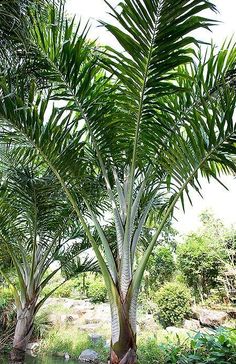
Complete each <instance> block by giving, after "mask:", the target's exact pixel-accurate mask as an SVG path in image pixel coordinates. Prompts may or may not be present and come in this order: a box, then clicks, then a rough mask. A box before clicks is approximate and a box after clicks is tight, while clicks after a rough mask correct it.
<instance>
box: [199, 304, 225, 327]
mask: <svg viewBox="0 0 236 364" xmlns="http://www.w3.org/2000/svg"><path fill="white" fill-rule="evenodd" d="M195 314H196V316H197V317H198V319H199V321H200V323H201V324H202V325H203V326H209V327H218V326H221V325H223V323H224V322H225V321H226V320H227V318H228V314H227V313H226V312H224V311H214V310H208V309H206V308H195Z"/></svg>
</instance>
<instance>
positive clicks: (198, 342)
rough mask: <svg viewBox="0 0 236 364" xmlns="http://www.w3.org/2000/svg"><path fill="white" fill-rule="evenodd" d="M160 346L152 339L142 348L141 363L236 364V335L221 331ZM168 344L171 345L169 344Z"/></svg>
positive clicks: (142, 344)
mask: <svg viewBox="0 0 236 364" xmlns="http://www.w3.org/2000/svg"><path fill="white" fill-rule="evenodd" d="M166 339H167V340H166V341H165V342H163V343H161V344H160V342H159V341H158V340H157V338H149V339H148V340H144V341H143V342H141V343H140V344H139V348H138V356H139V359H140V363H148V364H200V363H201V364H228V363H232V364H233V363H236V331H235V330H227V329H218V330H217V331H215V332H213V331H212V334H203V333H198V334H197V335H195V337H193V338H191V339H190V338H188V339H187V340H184V341H181V340H179V339H178V340H177V341H174V340H173V341H172V339H171V340H170V338H166ZM167 341H168V342H167Z"/></svg>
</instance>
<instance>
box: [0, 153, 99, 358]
mask: <svg viewBox="0 0 236 364" xmlns="http://www.w3.org/2000/svg"><path fill="white" fill-rule="evenodd" d="M7 164H8V166H7V169H5V168H3V166H2V176H1V188H0V247H1V249H2V250H6V251H7V252H8V254H9V256H10V257H11V260H12V262H13V266H14V268H15V273H16V279H14V275H13V276H12V275H11V274H8V273H7V272H6V271H5V270H4V269H2V267H1V266H0V274H1V275H2V276H3V278H5V281H6V283H8V284H9V285H10V287H11V288H12V290H13V293H14V299H15V305H16V310H17V322H16V328H15V335H14V341H13V350H12V352H11V360H12V361H13V362H23V361H24V355H25V350H26V347H27V344H28V342H29V340H30V337H31V334H32V331H33V324H34V319H35V315H36V313H37V312H38V310H39V309H40V307H41V306H42V305H43V303H44V302H45V301H46V299H47V298H48V297H49V296H50V295H51V294H52V293H54V292H55V290H56V289H57V288H59V287H60V286H61V285H62V284H63V283H65V282H66V281H67V280H68V279H70V278H71V276H74V275H77V274H79V273H82V272H87V271H95V270H96V264H95V263H94V261H93V260H91V258H89V257H88V255H87V254H85V256H84V257H83V256H80V258H78V256H79V255H80V254H81V253H83V252H86V250H87V249H88V247H89V243H88V241H87V239H86V237H85V236H84V234H83V232H81V228H80V226H79V224H78V221H77V219H76V217H75V214H74V213H73V210H72V209H71V207H70V206H68V203H66V201H65V199H64V198H63V195H62V193H61V190H60V186H58V184H55V178H53V177H52V176H51V175H50V174H49V173H47V172H42V171H39V170H40V169H42V167H41V168H40V167H39V168H37V167H36V166H35V165H32V164H31V166H29V165H27V166H24V165H16V166H14V165H12V164H11V163H9V159H8V163H7ZM10 164H11V165H10ZM75 258H76V260H75ZM52 263H54V264H53V265H52ZM61 268H63V272H64V273H66V276H65V279H63V281H62V282H61V283H60V285H58V286H57V287H55V288H54V289H52V290H51V291H50V290H49V292H48V293H47V294H44V293H43V289H44V288H45V287H46V286H47V285H48V284H50V281H51V280H52V278H53V277H54V276H55V274H56V273H57V272H59V271H60V270H61Z"/></svg>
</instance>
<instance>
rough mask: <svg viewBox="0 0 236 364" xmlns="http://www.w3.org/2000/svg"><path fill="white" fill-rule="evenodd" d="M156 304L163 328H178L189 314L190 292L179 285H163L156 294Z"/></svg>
mask: <svg viewBox="0 0 236 364" xmlns="http://www.w3.org/2000/svg"><path fill="white" fill-rule="evenodd" d="M156 302H157V305H158V316H159V320H160V323H161V324H162V325H163V326H164V327H167V326H173V325H175V326H180V325H181V324H182V323H183V320H184V318H185V317H187V316H188V314H189V313H190V307H191V295H190V291H189V289H188V288H187V287H186V286H184V285H183V284H180V283H176V282H174V283H167V284H165V285H164V286H163V287H162V288H161V289H160V290H159V291H158V292H157V295H156Z"/></svg>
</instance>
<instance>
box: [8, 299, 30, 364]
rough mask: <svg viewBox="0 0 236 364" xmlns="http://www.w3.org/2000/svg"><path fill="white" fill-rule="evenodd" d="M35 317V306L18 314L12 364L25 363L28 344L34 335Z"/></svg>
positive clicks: (11, 355)
mask: <svg viewBox="0 0 236 364" xmlns="http://www.w3.org/2000/svg"><path fill="white" fill-rule="evenodd" d="M34 317H35V304H28V305H26V307H24V308H23V309H20V310H18V312H17V323H16V328H15V334H14V340H13V348H12V351H11V353H10V362H11V363H24V358H25V352H26V347H27V344H28V343H29V340H30V338H31V335H32V331H33V322H34Z"/></svg>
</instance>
